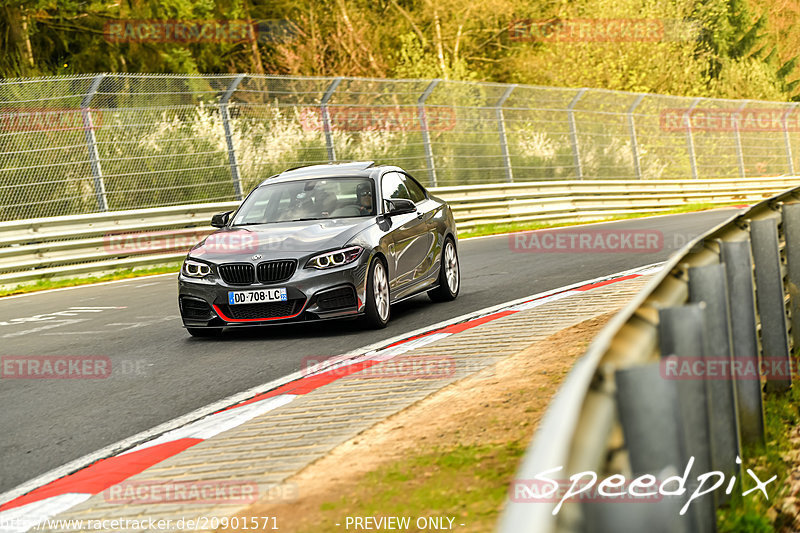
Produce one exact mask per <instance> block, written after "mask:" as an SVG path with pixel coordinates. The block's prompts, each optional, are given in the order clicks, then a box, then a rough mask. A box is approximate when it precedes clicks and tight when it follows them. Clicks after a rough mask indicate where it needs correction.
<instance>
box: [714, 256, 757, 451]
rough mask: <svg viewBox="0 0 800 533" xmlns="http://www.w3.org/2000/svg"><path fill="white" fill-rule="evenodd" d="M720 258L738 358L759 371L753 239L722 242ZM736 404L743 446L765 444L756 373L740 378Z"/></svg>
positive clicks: (737, 382) (737, 381)
mask: <svg viewBox="0 0 800 533" xmlns="http://www.w3.org/2000/svg"><path fill="white" fill-rule="evenodd" d="M719 244H720V249H721V252H722V253H721V256H720V260H721V261H723V262H724V263H725V274H726V277H727V281H728V301H729V302H735V303H734V304H733V305H730V306H729V309H730V314H731V336H732V346H733V358H734V361H736V360H738V361H741V363H742V367H744V368H747V365H748V364H751V365H755V371H756V372H758V329H757V328H756V307H755V297H754V294H753V260H752V257H751V255H750V240H744V241H720V243H719ZM735 390H736V404H737V407H738V409H739V434H740V436H741V437H740V438H741V442H742V444H743V445H751V444H764V406H763V403H762V398H761V381H760V380H759V379H753V377H752V376H747V375H743V376H739V377H737V379H736V387H735Z"/></svg>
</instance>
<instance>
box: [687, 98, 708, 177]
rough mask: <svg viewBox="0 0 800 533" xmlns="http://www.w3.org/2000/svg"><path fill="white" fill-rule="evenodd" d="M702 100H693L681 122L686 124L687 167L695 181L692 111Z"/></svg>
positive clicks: (695, 167) (695, 163) (695, 165)
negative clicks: (688, 166)
mask: <svg viewBox="0 0 800 533" xmlns="http://www.w3.org/2000/svg"><path fill="white" fill-rule="evenodd" d="M702 100H703V99H702V98H695V99H694V101H693V102H692V105H691V106H689V109H687V110H686V112H685V113H684V114H683V120H684V122H685V123H686V149H687V151H688V152H689V165H690V166H691V168H692V179H695V180H696V179H697V157H695V153H694V135H693V134H692V111H694V108H695V107H697V104H699V103H700V102H701V101H702Z"/></svg>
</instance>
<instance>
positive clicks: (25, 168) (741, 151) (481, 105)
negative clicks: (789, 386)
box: [0, 74, 800, 220]
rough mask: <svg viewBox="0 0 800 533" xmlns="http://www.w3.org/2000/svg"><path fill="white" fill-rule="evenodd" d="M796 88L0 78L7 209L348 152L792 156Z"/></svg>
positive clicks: (224, 177) (465, 180)
mask: <svg viewBox="0 0 800 533" xmlns="http://www.w3.org/2000/svg"><path fill="white" fill-rule="evenodd" d="M795 106H796V104H789V103H776V102H754V101H735V100H727V101H726V100H711V99H701V98H684V97H672V96H658V95H643V94H634V93H623V92H614V91H603V90H587V89H559V88H548V87H531V86H522V85H519V86H518V85H504V84H496V83H470V82H456V81H441V80H378V79H354V78H297V77H278V76H251V75H221V76H186V75H181V76H176V75H139V74H132V75H128V74H100V75H83V76H69V77H55V78H40V79H21V80H4V81H0V220H13V219H19V218H32V217H42V216H53V215H67V214H80V213H88V212H97V211H106V210H120V209H133V208H143V207H154V206H166V205H175V204H189V203H195V202H209V201H221V200H236V199H239V198H241V196H242V194H246V193H247V191H249V190H250V189H251V188H252V187H253V186H255V185H256V184H257V183H259V182H260V181H261V180H263V179H265V178H267V177H269V176H271V175H273V174H275V173H278V172H280V171H282V170H285V169H287V168H290V167H295V166H300V165H306V164H314V163H326V162H329V161H344V160H376V161H378V162H385V163H394V164H397V165H400V166H402V167H404V168H406V169H408V170H409V171H410V172H411V173H413V174H414V175H416V176H417V177H418V178H419V179H420V180H421V181H422V182H423V183H427V184H428V185H431V186H434V185H438V186H444V185H465V184H478V183H500V182H505V181H533V180H558V179H576V178H577V179H594V178H615V179H619V178H630V179H668V178H673V179H677V178H680V179H689V178H692V177H694V178H697V177H699V178H717V177H719V178H732V177H755V176H766V175H780V174H786V173H794V169H795V166H796V164H797V160H796V157H797V156H796V155H794V154H796V153H800V152H798V150H797V149H796V148H797V146H796V145H797V143H798V142H800V139H798V135H797V133H798V131H800V110H796V109H795Z"/></svg>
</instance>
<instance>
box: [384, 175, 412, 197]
mask: <svg viewBox="0 0 800 533" xmlns="http://www.w3.org/2000/svg"><path fill="white" fill-rule="evenodd" d="M381 195H382V196H383V199H384V200H391V199H392V198H404V199H406V200H411V195H410V194H409V193H408V189H407V188H406V186H405V184H404V183H403V177H402V176H401V175H400V174H398V173H397V172H387V173H386V174H384V176H383V178H381Z"/></svg>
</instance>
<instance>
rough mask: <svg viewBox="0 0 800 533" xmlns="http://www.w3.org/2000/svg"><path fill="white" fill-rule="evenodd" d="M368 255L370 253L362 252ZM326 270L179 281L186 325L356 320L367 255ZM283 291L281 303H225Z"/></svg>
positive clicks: (181, 277)
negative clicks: (243, 281)
mask: <svg viewBox="0 0 800 533" xmlns="http://www.w3.org/2000/svg"><path fill="white" fill-rule="evenodd" d="M363 256H368V254H363ZM363 256H362V257H361V258H359V259H358V260H357V261H356V262H354V263H353V264H351V265H345V266H342V267H338V268H333V269H330V270H315V269H305V268H298V269H297V270H296V271H295V273H294V275H293V276H292V277H291V278H290V279H289V280H288V281H285V282H282V283H277V284H261V283H253V284H250V285H231V284H227V283H225V282H224V281H223V280H222V279H221V278H219V277H216V276H210V277H209V278H207V279H203V280H197V279H194V278H188V277H186V276H184V275H183V274H180V275H179V277H178V305H179V308H180V312H181V317H182V319H183V325H184V326H185V327H192V328H202V327H243V326H258V325H269V324H283V323H290V322H305V321H310V320H322V319H329V318H344V317H348V316H356V315H359V314H361V313H362V312H363V311H364V301H365V293H366V277H367V270H368V267H369V257H363ZM271 288H286V296H287V300H286V301H285V302H268V303H259V304H237V305H229V304H228V292H229V291H247V290H256V289H271Z"/></svg>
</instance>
